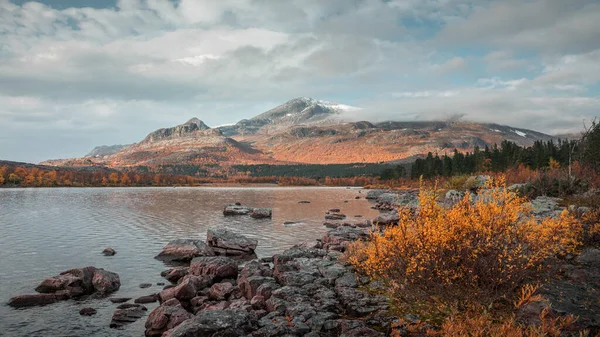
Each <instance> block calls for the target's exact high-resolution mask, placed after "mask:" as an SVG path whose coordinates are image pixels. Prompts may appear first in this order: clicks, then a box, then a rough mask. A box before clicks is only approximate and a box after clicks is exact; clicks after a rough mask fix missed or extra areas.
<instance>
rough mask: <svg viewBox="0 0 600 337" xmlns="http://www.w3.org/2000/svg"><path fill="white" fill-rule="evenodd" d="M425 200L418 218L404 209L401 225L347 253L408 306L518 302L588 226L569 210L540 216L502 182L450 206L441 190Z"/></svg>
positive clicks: (423, 193) (428, 193) (428, 192)
mask: <svg viewBox="0 0 600 337" xmlns="http://www.w3.org/2000/svg"><path fill="white" fill-rule="evenodd" d="M419 199H420V209H419V211H418V212H416V214H415V212H411V211H409V210H407V209H400V210H399V211H398V212H399V217H400V221H399V225H397V226H394V227H388V228H387V229H385V230H383V231H382V232H381V233H376V234H373V235H372V236H371V238H370V240H368V241H364V242H357V243H354V244H353V245H352V246H351V247H350V248H349V249H348V251H347V253H346V255H345V258H346V259H347V261H349V262H350V263H352V264H353V265H354V267H355V268H356V269H358V270H359V271H362V272H363V273H366V274H367V275H368V276H370V277H372V278H375V279H380V280H383V281H385V282H387V284H388V285H389V286H390V289H391V291H392V294H393V295H395V298H396V299H399V300H400V301H401V302H404V303H411V304H413V305H417V304H419V303H426V304H429V305H430V304H431V302H434V303H437V304H440V303H445V304H448V305H449V306H448V307H451V308H460V307H461V306H465V303H481V304H483V305H486V306H487V305H490V304H492V303H494V302H496V301H497V300H499V299H501V298H505V299H507V300H512V299H511V298H510V297H511V294H516V290H517V289H518V288H519V286H521V285H522V284H523V283H524V281H526V280H527V279H532V278H535V277H536V276H538V275H539V273H540V272H541V271H542V267H543V266H544V262H545V260H547V259H548V258H549V257H551V256H554V255H556V254H559V253H566V252H569V251H571V250H573V249H574V248H575V247H576V246H577V245H578V244H579V235H580V232H581V226H580V224H579V222H578V221H577V220H576V219H575V218H574V217H572V216H571V215H569V214H568V213H567V212H563V214H561V216H560V217H558V218H557V219H551V218H547V219H543V220H541V221H540V220H538V219H536V218H535V217H534V216H533V214H532V210H531V208H530V206H529V204H528V203H527V202H526V200H525V199H523V198H521V197H519V196H518V195H517V194H515V193H514V192H511V191H509V190H507V189H506V186H505V182H504V179H503V178H499V179H496V181H495V182H493V183H488V185H487V186H486V189H484V190H482V192H481V193H480V194H479V195H477V196H472V195H470V194H467V195H466V196H465V197H464V199H463V200H462V201H460V202H459V203H458V204H456V205H455V206H453V207H451V208H445V207H443V206H441V205H439V204H438V203H437V200H436V199H437V193H436V191H435V189H427V188H422V189H421V191H420V194H419ZM472 200H474V201H472ZM438 307H440V308H441V306H438Z"/></svg>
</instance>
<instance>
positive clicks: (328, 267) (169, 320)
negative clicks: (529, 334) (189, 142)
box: [9, 191, 600, 337]
mask: <svg viewBox="0 0 600 337" xmlns="http://www.w3.org/2000/svg"><path fill="white" fill-rule="evenodd" d="M459 197H460V192H456V191H449V192H448V194H447V195H446V199H445V200H444V201H443V203H445V204H451V203H453V202H455V201H456V200H457V198H459ZM367 198H368V199H371V200H374V201H376V204H375V206H374V207H376V208H377V209H379V211H380V215H379V216H378V217H376V218H374V219H363V218H362V217H361V216H359V215H355V216H353V217H349V216H347V215H345V214H342V213H341V212H340V209H330V210H329V211H328V212H326V214H325V216H324V218H325V222H324V226H326V227H328V228H329V230H328V232H326V233H325V234H323V236H322V237H321V238H320V239H317V240H315V241H314V242H304V243H301V244H298V245H296V246H293V247H291V248H290V249H287V250H285V251H283V252H281V253H280V254H276V255H273V256H271V257H266V258H261V259H258V258H257V257H256V255H255V253H254V251H255V249H256V247H257V245H258V241H257V240H254V239H250V238H248V237H246V236H244V235H240V234H238V233H236V232H234V231H232V230H231V229H228V228H225V227H212V228H209V229H208V231H207V235H206V239H205V240H201V239H178V240H173V241H170V242H168V243H167V244H166V245H165V246H164V247H163V250H162V251H161V252H159V253H158V255H157V256H156V259H158V260H161V261H165V262H168V263H173V262H175V263H177V264H179V266H177V267H174V268H171V269H167V270H165V271H163V272H162V273H161V276H162V277H164V279H165V282H164V283H167V285H166V286H164V288H163V289H162V290H161V291H160V292H158V293H153V294H149V295H147V296H143V297H140V298H137V299H135V300H134V303H128V302H130V301H131V300H132V298H117V297H112V298H110V299H109V300H110V301H111V302H113V303H115V304H117V306H116V310H115V311H114V314H113V316H112V320H111V321H110V322H107V323H106V324H107V326H110V327H111V328H117V329H118V328H121V327H123V326H125V325H127V324H130V323H132V322H135V321H138V320H141V319H144V318H145V324H144V326H145V331H144V332H143V333H144V334H145V335H146V336H152V337H159V336H162V337H192V336H215V337H216V336H255V337H270V336H273V337H275V336H310V337H312V336H315V337H316V336H323V337H328V336H346V337H350V336H367V337H368V336H389V335H395V336H404V335H406V329H407V328H408V326H407V325H406V324H409V325H410V324H411V322H417V321H418V319H417V318H415V317H412V316H411V317H402V319H400V318H398V317H395V316H394V315H392V314H391V313H390V312H389V311H388V309H389V305H390V304H389V298H387V297H385V296H384V295H382V294H383V293H384V291H385V287H384V286H383V285H382V284H380V283H379V282H376V281H371V280H370V279H369V278H367V277H364V276H361V275H359V274H357V273H355V271H354V270H353V268H352V266H350V265H349V264H347V263H345V262H344V261H343V259H341V257H342V254H343V252H344V251H345V250H346V249H347V247H348V245H349V244H350V243H352V242H354V241H356V240H360V239H368V237H369V236H370V235H371V231H373V230H379V229H380V228H381V227H380V226H387V225H394V224H396V223H397V222H398V216H397V213H396V212H394V211H393V210H394V209H395V208H397V207H399V206H403V207H411V208H413V207H414V208H416V207H418V199H417V194H416V192H415V191H409V192H402V193H398V192H392V191H369V193H368V195H367ZM532 205H533V206H534V208H535V209H536V211H539V215H540V216H553V215H555V214H557V213H558V212H559V211H560V210H561V208H560V207H559V206H558V203H557V201H556V200H554V199H549V198H538V199H536V200H534V202H532ZM583 211H584V210H583ZM254 213H256V214H261V216H267V217H270V216H271V215H272V211H271V210H268V209H255V208H251V207H246V206H241V205H239V204H232V205H227V206H226V207H225V209H224V216H231V215H245V216H252V214H254ZM536 214H537V213H536ZM107 252H108V253H107ZM103 254H105V255H109V256H112V255H114V254H116V252H115V251H114V250H112V249H109V248H107V250H105V251H104V252H103ZM557 268H558V270H557V273H560V274H562V275H563V276H564V280H558V279H557V280H555V281H553V282H551V283H549V285H548V286H546V287H545V288H544V289H543V294H544V296H546V297H548V298H549V299H550V303H551V304H552V307H553V308H555V309H557V310H558V311H559V312H557V311H556V310H555V312H557V314H565V313H576V314H578V315H579V316H580V317H582V322H583V323H585V325H586V327H592V328H593V327H594V326H597V325H599V324H600V319H599V317H600V305H597V304H593V303H592V304H590V305H589V306H588V307H587V308H589V309H591V310H582V309H581V308H578V307H577V305H575V304H573V305H570V304H569V303H566V302H564V301H563V299H564V298H565V295H564V294H565V293H566V294H568V297H569V298H575V299H577V300H578V301H580V302H581V301H585V300H587V299H589V296H587V295H586V294H593V296H596V295H598V293H599V292H598V289H600V283H598V280H599V279H600V278H599V277H598V275H600V251H599V250H588V251H586V252H584V254H582V255H581V256H579V257H574V258H573V259H572V260H570V261H568V262H567V263H563V264H562V265H560V266H559V267H557ZM149 285H150V284H140V288H143V289H145V288H147V287H148V286H149ZM159 285H163V283H162V282H161V283H159ZM119 287H120V279H119V276H118V275H117V274H116V273H113V272H109V271H105V270H103V269H100V268H95V267H85V268H79V269H72V270H68V271H65V272H63V273H61V274H60V275H57V276H54V277H51V278H48V279H46V280H44V281H43V282H42V283H41V284H40V285H39V286H38V287H37V288H36V289H35V290H36V292H37V294H31V295H20V296H15V297H13V298H12V299H11V300H10V302H9V305H11V306H13V307H17V308H22V307H27V306H33V305H46V304H51V303H54V302H57V301H61V300H68V299H80V298H89V297H91V298H96V299H97V300H99V301H100V300H104V299H103V298H104V297H106V296H107V295H108V294H110V293H113V292H115V291H117V290H118V289H119ZM155 302H158V303H159V305H158V307H156V308H155V309H154V310H148V308H147V307H146V306H145V304H148V303H155ZM546 307H547V305H545V304H544V305H542V304H539V305H538V304H535V305H533V306H530V307H528V308H526V309H527V310H529V311H526V312H523V313H521V316H520V318H522V319H535V317H537V316H536V315H537V314H539V312H540V311H541V310H543V309H544V308H546ZM95 313H96V310H95V309H94V308H84V309H82V310H81V312H80V314H81V315H94V314H95ZM528 315H529V316H528ZM528 317H529V318H528ZM141 333H142V332H141V331H140V334H141Z"/></svg>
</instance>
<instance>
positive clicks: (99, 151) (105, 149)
mask: <svg viewBox="0 0 600 337" xmlns="http://www.w3.org/2000/svg"><path fill="white" fill-rule="evenodd" d="M129 145H131V144H127V145H101V146H96V147H95V148H94V149H93V150H92V151H90V153H88V154H86V155H85V156H84V157H85V158H90V157H93V158H98V157H104V156H110V155H111V154H115V153H117V152H119V151H121V150H123V149H124V148H126V147H128V146H129Z"/></svg>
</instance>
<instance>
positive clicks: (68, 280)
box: [35, 267, 98, 296]
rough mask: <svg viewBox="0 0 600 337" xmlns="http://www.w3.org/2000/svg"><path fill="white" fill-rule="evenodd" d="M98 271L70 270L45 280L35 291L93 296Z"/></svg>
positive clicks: (86, 269)
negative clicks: (94, 280) (94, 278)
mask: <svg viewBox="0 0 600 337" xmlns="http://www.w3.org/2000/svg"><path fill="white" fill-rule="evenodd" d="M96 270H98V269H97V268H95V267H85V268H79V269H69V270H67V271H64V272H62V273H60V274H59V275H57V276H53V277H49V278H47V279H45V280H44V281H42V282H41V283H40V284H39V285H38V286H37V287H36V288H35V291H37V292H38V293H53V292H57V291H61V290H66V291H67V292H68V293H69V294H70V295H71V296H81V295H85V294H91V293H93V292H94V291H95V289H94V285H93V284H92V279H93V277H94V273H95V272H96Z"/></svg>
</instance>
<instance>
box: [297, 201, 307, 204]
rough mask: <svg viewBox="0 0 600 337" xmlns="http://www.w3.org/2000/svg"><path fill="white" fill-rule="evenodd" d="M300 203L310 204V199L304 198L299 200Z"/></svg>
mask: <svg viewBox="0 0 600 337" xmlns="http://www.w3.org/2000/svg"><path fill="white" fill-rule="evenodd" d="M298 203H299V204H310V201H308V200H302V201H298Z"/></svg>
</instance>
